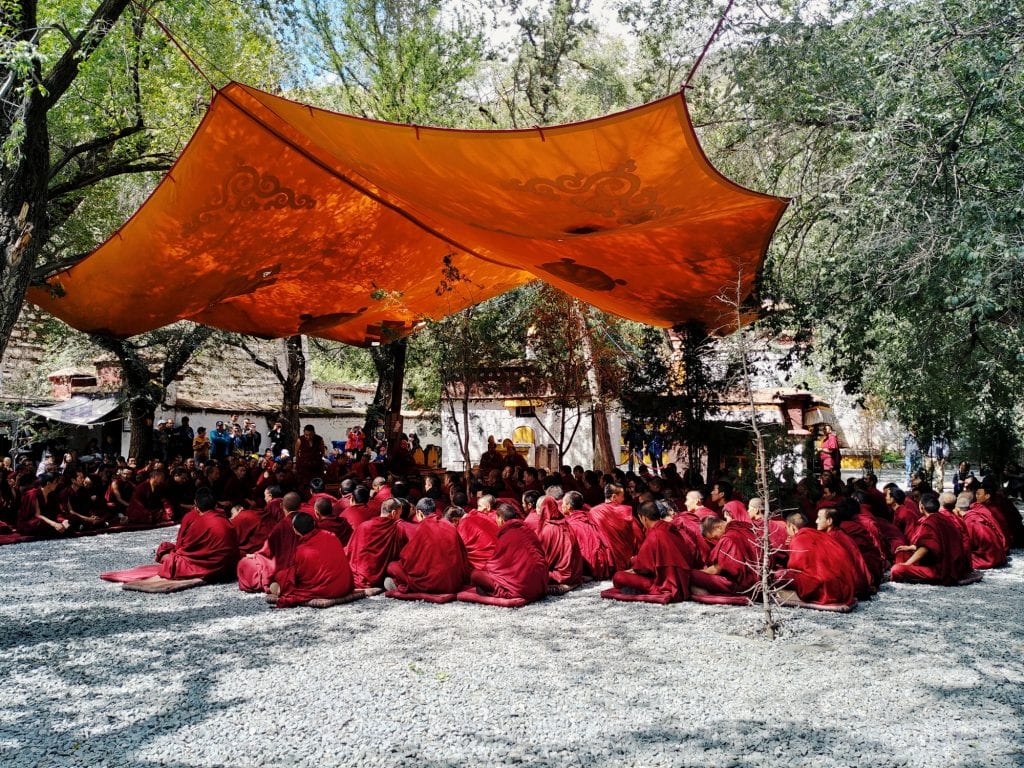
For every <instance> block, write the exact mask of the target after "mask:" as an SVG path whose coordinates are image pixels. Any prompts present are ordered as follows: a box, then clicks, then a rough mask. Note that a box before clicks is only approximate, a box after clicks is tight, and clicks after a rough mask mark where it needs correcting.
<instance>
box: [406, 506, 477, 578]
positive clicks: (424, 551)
mask: <svg viewBox="0 0 1024 768" xmlns="http://www.w3.org/2000/svg"><path fill="white" fill-rule="evenodd" d="M469 570H470V569H469V556H468V555H467V554H466V545H465V544H463V543H462V538H461V537H460V536H459V532H458V530H456V528H455V526H454V525H452V524H451V523H450V522H448V521H447V520H445V519H444V518H443V517H441V516H440V515H437V514H434V515H429V516H427V517H425V518H423V520H421V521H420V523H419V525H418V527H417V529H416V536H415V538H413V539H411V540H410V541H409V543H408V544H406V545H405V546H404V547H403V548H402V551H401V553H400V554H399V556H398V560H397V561H395V562H393V563H390V564H389V565H388V568H387V572H388V576H390V577H391V578H392V579H394V581H395V588H396V589H397V590H398V591H399V592H420V593H427V594H432V595H447V594H452V593H455V592H458V591H459V590H461V589H462V587H463V586H464V585H465V584H466V583H467V580H468V579H469Z"/></svg>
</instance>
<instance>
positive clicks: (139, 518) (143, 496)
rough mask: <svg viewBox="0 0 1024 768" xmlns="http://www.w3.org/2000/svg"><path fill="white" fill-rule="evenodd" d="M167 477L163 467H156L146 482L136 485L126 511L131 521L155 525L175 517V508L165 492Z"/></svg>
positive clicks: (138, 523)
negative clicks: (164, 486)
mask: <svg viewBox="0 0 1024 768" xmlns="http://www.w3.org/2000/svg"><path fill="white" fill-rule="evenodd" d="M166 479H167V475H166V473H165V472H164V471H163V470H162V469H155V470H153V471H152V472H150V473H149V477H147V478H146V481H145V482H143V483H140V484H139V485H137V486H136V487H135V490H134V491H132V499H131V501H129V502H128V510H127V513H126V514H127V515H128V522H129V523H133V524H136V525H154V524H156V523H161V522H164V521H167V520H171V519H172V518H173V517H174V508H173V506H172V505H171V502H170V500H169V499H168V498H167V495H166V493H164V488H163V485H164V481H165V480H166Z"/></svg>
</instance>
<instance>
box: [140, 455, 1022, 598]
mask: <svg viewBox="0 0 1024 768" xmlns="http://www.w3.org/2000/svg"><path fill="white" fill-rule="evenodd" d="M602 485H603V495H604V501H603V502H602V503H599V504H595V505H593V506H590V505H588V504H587V503H586V501H585V499H584V496H583V494H582V493H581V492H580V491H577V490H572V491H566V490H565V489H564V488H563V487H562V486H561V485H558V484H554V483H552V484H550V485H548V487H547V488H543V489H530V490H527V491H525V492H524V493H522V494H521V495H520V496H519V497H518V498H513V497H511V496H498V495H496V494H495V493H493V492H487V491H488V490H496V491H497V492H499V493H500V491H501V489H487V488H481V489H479V491H478V492H477V493H475V494H472V497H473V501H472V503H471V502H470V498H471V496H470V494H467V493H465V492H463V491H462V490H456V489H453V488H450V487H446V488H445V489H443V492H439V489H437V488H434V489H432V490H433V491H434V493H432V494H429V495H428V494H424V495H422V496H419V497H418V498H416V497H417V496H418V493H417V489H415V488H414V487H412V486H410V485H408V484H407V483H406V482H404V481H390V480H389V479H387V478H384V477H377V478H375V479H374V480H373V481H372V483H371V484H370V486H369V487H367V486H366V485H363V484H357V483H356V481H355V480H354V479H346V480H345V481H344V482H342V483H341V486H340V488H339V493H338V495H336V496H335V495H331V494H328V493H327V492H325V490H324V488H323V485H322V483H320V484H317V483H314V485H313V488H312V489H311V490H312V492H311V493H310V494H309V495H308V497H306V498H303V496H301V495H300V494H299V493H298V492H296V491H290V492H287V493H285V492H284V491H283V490H282V489H281V488H280V487H278V486H269V487H267V488H266V489H265V492H264V502H265V503H264V504H263V505H262V506H260V507H254V508H241V507H236V508H234V509H233V510H232V511H231V514H230V517H229V516H228V515H226V514H225V513H224V512H223V511H222V509H221V508H220V507H219V506H218V504H217V499H216V496H215V494H213V493H212V492H211V491H210V490H209V489H205V488H201V489H199V491H197V493H196V497H195V504H194V506H193V508H192V509H191V510H190V511H189V512H188V513H187V514H186V515H185V516H184V518H183V519H182V521H181V527H180V529H179V532H178V537H177V541H176V542H174V543H170V542H166V543H165V544H163V545H161V546H160V548H159V549H158V550H157V560H158V561H159V562H160V565H161V568H160V575H161V576H163V577H164V578H195V577H198V578H202V579H204V580H207V581H230V580H235V579H237V582H238V586H239V588H240V589H241V590H243V591H247V592H264V593H267V594H268V595H270V596H271V597H270V599H271V601H272V602H274V603H275V604H276V605H277V606H278V607H288V606H293V605H299V604H303V603H306V602H309V601H310V600H315V599H336V598H343V597H345V596H346V595H349V594H351V593H353V591H355V590H364V591H365V590H374V591H376V590H386V591H387V594H388V595H389V596H392V597H402V596H422V598H423V599H429V598H430V596H437V597H440V596H454V595H455V594H456V593H465V592H466V591H467V590H471V591H472V594H474V595H475V596H477V597H478V598H479V599H476V600H474V601H475V602H487V601H488V600H493V601H495V602H496V603H497V604H503V603H501V601H509V600H511V601H519V604H522V603H528V602H532V601H535V600H538V599H541V598H543V597H545V596H546V595H550V594H563V593H565V592H568V591H569V590H571V589H573V588H575V587H577V586H579V585H580V584H582V583H584V582H586V581H591V580H596V581H601V580H609V579H610V580H611V582H612V588H610V589H607V590H605V591H604V592H603V593H602V596H603V597H607V598H612V599H620V600H627V601H629V600H640V601H646V602H657V603H671V602H679V601H683V600H687V599H691V598H695V599H701V598H703V597H708V596H712V597H713V596H725V597H732V598H752V597H753V596H754V595H755V594H756V593H757V592H758V591H759V590H761V589H763V588H770V589H772V590H776V591H778V590H788V592H789V593H791V594H792V595H793V599H795V600H797V601H799V602H801V603H804V604H810V605H818V606H851V605H853V604H855V602H856V601H857V600H864V599H870V597H871V596H872V594H874V593H875V592H876V591H877V590H878V587H879V585H880V584H881V583H882V582H883V581H884V580H885V579H886V578H887V574H888V578H889V579H891V580H892V581H896V582H900V581H903V582H918V583H926V584H938V585H956V584H959V583H963V582H964V581H965V579H967V578H968V577H969V576H970V575H971V574H972V572H974V571H976V570H980V569H986V568H994V567H999V566H1001V565H1004V564H1005V563H1006V561H1007V556H1008V553H1009V550H1010V548H1011V547H1015V546H1022V545H1024V526H1022V523H1021V516H1020V513H1019V512H1018V511H1017V509H1016V507H1015V506H1014V505H1013V504H1012V503H1009V502H1007V501H1006V500H1005V499H1003V498H1000V496H999V491H998V489H997V488H993V487H992V486H985V484H979V485H977V487H972V488H970V489H967V490H965V491H963V492H962V493H960V494H959V495H958V496H955V495H953V494H949V493H944V494H941V495H939V494H935V493H932V492H929V491H928V490H927V489H925V490H924V491H922V492H920V495H919V496H911V495H907V494H906V493H904V492H903V491H902V490H901V489H900V488H899V487H897V486H896V485H894V484H891V485H888V486H885V488H883V489H882V490H881V491H879V490H878V489H877V488H876V487H875V486H874V485H873V484H871V483H870V482H869V479H861V480H857V481H855V482H854V483H852V484H851V485H846V484H844V483H842V482H840V481H839V479H838V478H837V477H834V476H831V475H826V476H825V477H824V478H823V481H822V483H821V488H820V497H818V498H816V500H815V501H814V502H813V506H810V505H809V504H807V503H806V502H804V503H803V504H802V506H801V508H800V509H798V510H796V511H789V512H788V514H786V516H785V517H784V518H783V517H775V516H771V515H766V509H765V504H764V502H763V500H762V499H759V498H754V499H751V500H750V502H749V505H748V504H745V503H744V502H742V501H741V500H739V499H735V498H733V494H732V488H731V486H730V485H729V483H728V482H725V481H717V482H715V483H714V484H713V485H712V488H711V492H710V494H709V496H708V498H705V496H704V494H703V493H702V491H700V490H689V491H687V492H685V495H684V496H683V499H682V501H683V503H682V505H681V506H680V505H679V504H678V503H677V498H676V494H675V493H674V492H673V491H672V490H670V489H666V488H664V486H662V485H660V484H652V485H654V487H655V488H656V489H658V490H651V489H650V487H648V489H646V490H643V491H639V492H637V493H636V494H635V495H634V496H632V497H631V498H629V497H627V495H626V490H625V489H624V488H623V486H622V485H620V484H618V483H616V482H614V481H613V478H611V477H608V478H605V479H603V480H602ZM413 499H415V502H414V501H413Z"/></svg>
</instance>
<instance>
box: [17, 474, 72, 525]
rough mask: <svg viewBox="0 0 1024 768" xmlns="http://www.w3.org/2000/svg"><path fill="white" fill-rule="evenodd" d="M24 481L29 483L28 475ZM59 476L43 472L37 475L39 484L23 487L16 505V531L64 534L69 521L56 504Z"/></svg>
mask: <svg viewBox="0 0 1024 768" xmlns="http://www.w3.org/2000/svg"><path fill="white" fill-rule="evenodd" d="M24 478H25V479H24V482H25V483H30V482H31V479H30V476H29V475H25V476H24ZM58 485H60V478H59V477H57V475H55V474H53V473H50V472H44V473H43V474H42V475H40V477H39V485H37V486H29V487H26V488H23V489H22V491H21V494H22V495H21V504H20V505H19V507H18V519H17V522H16V526H17V529H18V533H20V534H22V535H24V536H39V537H43V536H61V535H63V534H65V533H66V532H67V530H68V527H69V526H70V523H69V522H68V521H67V520H65V519H64V518H63V517H61V516H60V510H59V508H58V506H57V495H58V494H57V486H58Z"/></svg>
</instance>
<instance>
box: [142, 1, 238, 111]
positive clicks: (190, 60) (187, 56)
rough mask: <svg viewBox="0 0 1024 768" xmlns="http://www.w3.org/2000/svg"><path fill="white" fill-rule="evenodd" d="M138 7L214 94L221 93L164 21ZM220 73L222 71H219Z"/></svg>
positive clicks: (149, 11) (145, 8) (146, 9)
mask: <svg viewBox="0 0 1024 768" xmlns="http://www.w3.org/2000/svg"><path fill="white" fill-rule="evenodd" d="M136 7H137V8H138V9H139V10H140V11H142V13H143V14H144V15H146V16H149V18H151V19H152V20H153V22H154V23H155V24H156V25H157V26H158V27H160V31H161V32H163V33H164V35H166V36H167V39H168V40H170V41H171V42H172V43H174V47H175V48H177V49H178V50H179V51H181V55H182V56H184V57H185V61H187V62H188V63H189V64H190V65H191V66H192V69H194V70H195V71H196V72H198V73H199V76H200V77H201V78H203V80H205V81H206V83H207V85H209V86H210V88H212V89H213V92H214V93H218V92H220V89H219V88H218V87H217V86H216V85H214V83H213V80H211V79H210V77H209V75H207V74H206V72H204V71H203V68H202V67H200V66H199V64H197V63H196V60H195V59H194V58H192V56H191V55H190V54H189V52H188V51H187V50H185V46H184V45H182V44H181V43H180V42H179V41H178V38H176V37H175V36H174V35H173V34H172V33H171V30H169V29H168V28H167V25H166V24H164V23H163V22H162V21H160V18H159V17H158V16H157V15H156V14H155V13H153V12H152V11H151V10H150V9H149V8H147V7H146V6H145V5H142V4H141V3H137V4H136ZM214 69H216V67H214ZM218 71H220V70H218ZM221 74H222V75H223V74H224V73H223V72H221ZM230 79H231V78H230V77H229V78H228V80H230Z"/></svg>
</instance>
